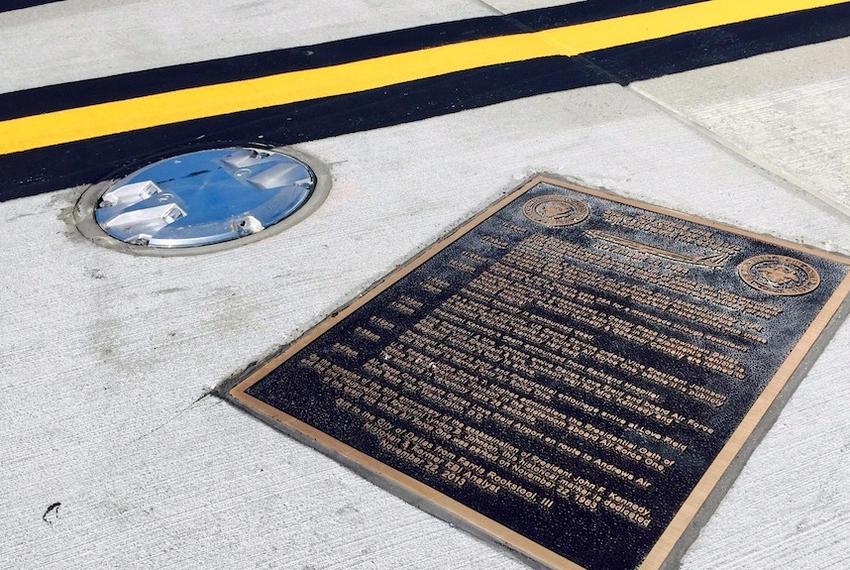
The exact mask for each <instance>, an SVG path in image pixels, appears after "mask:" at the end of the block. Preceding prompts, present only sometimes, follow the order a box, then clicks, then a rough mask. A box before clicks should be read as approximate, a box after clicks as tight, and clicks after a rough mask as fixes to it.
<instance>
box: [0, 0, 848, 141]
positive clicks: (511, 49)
mask: <svg viewBox="0 0 850 570" xmlns="http://www.w3.org/2000/svg"><path fill="white" fill-rule="evenodd" d="M845 1H846V0H708V1H706V2H700V3H697V4H689V5H685V6H679V7H675V8H668V9H666V10H658V11H654V12H647V13H642V14H633V15H629V16H622V17H619V18H611V19H608V20H599V21H596V22H588V23H585V24H577V25H572V26H563V27H560V28H553V29H549V30H543V31H540V32H529V33H524V34H517V35H510V36H500V37H494V38H485V39H480V40H470V41H467V42H462V43H457V44H450V45H446V46H440V47H434V48H427V49H422V50H418V51H412V52H405V53H399V54H393V55H387V56H381V57H375V58H371V59H364V60H360V61H355V62H350V63H344V64H340V65H332V66H328V67H320V68H315V69H306V70H303V71H293V72H287V73H280V74H276V75H269V76H266V77H260V78H256V79H245V80H241V81H233V82H228V83H219V84H214V85H205V86H202V87H192V88H188V89H180V90H176V91H169V92H166V93H158V94H155V95H145V96H142V97H135V98H132V99H125V100H121V101H111V102H108V103H99V104H96V105H88V106H85V107H77V108H74V109H65V110H61V111H53V112H50V113H43V114H40V115H33V116H29V117H21V118H18V119H10V120H7V121H2V122H0V154H6V153H11V152H18V151H24V150H30V149H34V148H40V147H45V146H50V145H55V144H61V143H66V142H72V141H78V140H83V139H88V138H94V137H98V136H103V135H110V134H114V133H121V132H126V131H133V130H137V129H145V128H148V127H155V126H159V125H167V124H171V123H177V122H181V121H189V120H192V119H201V118H205V117H214V116H217V115H226V114H228V113H235V112H239V111H249V110H252V109H260V108H263V107H271V106H275V105H283V104H287V103H295V102H298V101H307V100H310V99H318V98H321V97H329V96H333V95H343V94H346V93H355V92H358V91H366V90H368V89H375V88H380V87H386V86H388V85H395V84H398V83H404V82H407V81H414V80H417V79H423V78H427V77H435V76H438V75H444V74H447V73H453V72H456V71H465V70H469V69H475V68H478V67H484V66H488V65H497V64H501V63H510V62H517V61H524V60H528V59H533V58H538V57H547V56H557V55H563V56H574V55H579V54H582V53H587V52H590V51H595V50H600V49H605V48H611V47H616V46H622V45H628V44H631V43H636V42H641V41H646V40H652V39H658V38H663V37H667V36H672V35H675V34H681V33H685V32H691V31H696V30H701V29H705V28H711V27H715V26H722V25H726V24H733V23H736V22H743V21H746V20H752V19H756V18H763V17H767V16H774V15H778V14H785V13H789V12H796V11H800V10H808V9H812V8H819V7H824V6H831V5H835V4H841V3H844V2H845Z"/></svg>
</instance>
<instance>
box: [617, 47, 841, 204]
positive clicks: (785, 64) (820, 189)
mask: <svg viewBox="0 0 850 570" xmlns="http://www.w3.org/2000/svg"><path fill="white" fill-rule="evenodd" d="M848 54H850V39H841V40H835V41H831V42H826V43H822V44H816V45H811V46H806V47H801V48H795V49H791V50H785V51H782V52H775V53H771V54H765V55H761V56H758V57H753V58H750V59H746V60H742V61H739V62H734V63H728V64H724V65H718V66H714V67H708V68H705V69H701V70H695V71H689V72H685V73H680V74H675V75H670V76H667V77H662V78H658V79H652V80H649V81H642V82H639V83H635V84H634V85H632V88H633V89H635V90H637V91H638V92H640V93H642V94H644V95H646V96H648V97H650V98H652V99H654V100H656V101H658V102H659V103H660V104H661V105H663V106H665V107H668V108H670V109H671V110H673V111H674V112H676V113H678V114H680V115H681V116H682V117H684V118H685V119H686V120H688V121H692V122H694V123H695V124H697V125H699V126H700V127H702V128H704V129H706V130H707V131H708V132H710V133H711V136H714V137H716V138H717V140H718V141H720V142H721V143H722V144H724V145H727V146H728V147H729V148H730V149H732V150H733V151H734V152H736V153H740V154H742V155H744V156H746V157H748V158H749V159H751V160H752V161H753V162H755V163H756V164H758V165H760V166H762V167H764V168H765V169H767V170H769V171H771V172H774V173H776V174H777V175H778V176H780V177H781V178H784V179H785V180H787V181H789V182H790V183H791V184H793V185H795V186H798V187H800V188H802V189H803V190H806V191H807V192H811V193H812V194H814V195H815V196H818V197H819V198H820V199H822V200H824V201H825V202H827V203H829V204H831V205H833V206H834V207H836V208H838V209H839V210H841V211H843V212H844V213H846V214H847V215H848V216H850V151H848V148H850V120H848V118H850V56H848Z"/></svg>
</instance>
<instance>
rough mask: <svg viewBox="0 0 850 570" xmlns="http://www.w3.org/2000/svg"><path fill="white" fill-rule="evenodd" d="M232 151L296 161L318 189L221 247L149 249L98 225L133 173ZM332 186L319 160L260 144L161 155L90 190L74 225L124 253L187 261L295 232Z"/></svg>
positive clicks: (76, 212) (77, 206)
mask: <svg viewBox="0 0 850 570" xmlns="http://www.w3.org/2000/svg"><path fill="white" fill-rule="evenodd" d="M228 148H245V149H254V150H259V151H263V152H273V153H278V154H283V155H287V156H289V157H292V158H294V159H296V160H298V161H300V162H302V163H303V164H304V165H306V166H307V167H308V168H309V169H310V170H311V171H312V173H313V175H314V176H315V185H314V187H313V189H312V191H311V192H310V194H309V196H308V197H307V198H306V200H305V201H304V202H303V203H302V204H301V205H300V206H299V207H298V208H297V209H296V210H295V211H293V212H292V213H291V214H289V215H288V216H286V217H284V218H283V219H281V220H280V221H278V222H277V223H274V224H270V225H269V226H267V227H265V228H264V229H262V230H261V231H257V232H255V233H252V234H250V235H245V236H241V237H238V238H236V239H230V240H227V241H221V242H218V243H212V244H205V245H197V246H191V247H150V246H146V245H135V244H131V243H127V242H124V241H121V240H120V239H117V238H115V237H113V236H111V235H110V234H109V233H107V232H106V231H105V230H104V229H103V228H102V227H101V225H100V224H99V223H98V221H97V219H96V216H95V210H96V208H97V206H98V204H99V203H100V201H101V198H102V196H103V195H104V194H105V193H106V192H107V191H109V190H110V188H111V187H112V186H113V185H114V184H115V182H116V181H119V180H121V179H122V178H126V177H129V176H130V175H132V173H134V172H136V171H139V170H142V169H144V168H147V167H149V166H151V165H153V164H155V163H157V162H160V161H164V160H169V159H172V158H176V157H178V156H181V155H184V154H191V153H194V152H202V151H209V150H223V149H228ZM331 185H332V179H331V174H330V169H329V168H328V167H327V166H326V164H325V163H324V162H322V161H321V160H319V159H318V158H317V157H315V156H313V155H310V154H308V153H305V152H303V151H300V150H296V149H293V148H289V147H269V146H262V145H260V144H243V145H226V144H223V145H219V146H215V147H207V148H199V149H193V150H190V151H187V152H177V153H173V154H168V155H161V156H158V157H156V158H155V159H154V160H150V161H148V162H146V163H144V164H137V165H134V166H133V167H132V168H128V169H124V170H122V171H121V172H118V173H114V174H113V175H111V176H110V177H109V178H107V179H105V180H102V181H100V182H96V183H94V184H92V185H90V186H88V187H87V188H86V189H85V190H84V191H83V193H82V194H81V196H80V198H79V199H78V200H77V203H76V204H75V206H74V210H73V220H72V223H73V224H74V225H75V227H76V229H77V230H78V231H79V232H80V233H81V234H82V235H83V236H84V237H86V238H88V239H89V240H90V241H92V242H94V243H95V244H97V245H99V246H101V247H105V248H108V249H112V250H115V251H119V252H122V253H129V254H131V255H140V256H152V257H184V256H194V255H202V254H206V253H214V252H218V251H223V250H227V249H233V248H237V247H241V246H243V245H248V244H251V243H254V242H256V241H259V240H262V239H266V238H269V237H273V236H275V235H277V234H279V233H281V232H283V231H284V230H286V229H288V228H291V227H292V226H294V225H296V224H298V223H299V222H301V221H303V220H304V219H306V218H307V217H309V216H310V215H312V214H313V213H314V212H315V211H316V210H318V208H319V207H320V206H321V205H322V203H323V202H324V201H325V199H326V198H327V197H328V194H329V193H330V189H331Z"/></svg>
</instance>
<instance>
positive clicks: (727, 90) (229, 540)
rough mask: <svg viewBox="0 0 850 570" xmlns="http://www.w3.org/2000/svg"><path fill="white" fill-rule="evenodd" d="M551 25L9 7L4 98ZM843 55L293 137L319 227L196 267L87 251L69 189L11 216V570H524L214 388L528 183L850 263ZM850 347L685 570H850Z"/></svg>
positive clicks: (15, 206)
mask: <svg viewBox="0 0 850 570" xmlns="http://www.w3.org/2000/svg"><path fill="white" fill-rule="evenodd" d="M284 4H287V6H284ZM553 4H554V3H553ZM546 5H549V3H546V2H536V1H535V2H523V1H511V0H504V1H499V2H492V3H490V4H487V3H485V2H480V1H477V0H441V1H439V2H430V3H427V4H426V3H422V2H398V1H390V0H387V1H383V0H369V1H367V0H359V1H350V0H323V1H322V2H318V3H311V4H301V3H281V2H259V1H248V0H242V1H233V0H229V1H228V0H210V1H209V2H205V3H204V8H203V10H202V11H200V10H199V8H198V3H197V2H192V1H189V0H171V1H167V2H166V1H159V0H140V1H136V2H127V3H122V4H121V5H120V6H119V5H112V4H111V3H106V2H98V1H95V0H66V1H64V2H56V3H52V4H46V5H43V6H37V7H32V8H26V9H22V10H17V11H11V12H5V13H0V54H2V55H0V59H2V62H3V64H2V65H0V90H2V91H3V92H7V93H11V92H14V91H19V90H22V89H29V88H34V87H40V86H45V85H53V84H58V83H64V82H69V81H76V80H80V79H88V78H96V77H105V76H110V75H113V74H116V73H124V72H129V71H138V70H143V69H152V68H156V67H162V66H167V65H175V64H182V63H189V62H194V61H201V60H208V59H213V58H220V57H230V56H235V55H240V54H250V53H255V52H258V51H263V50H271V49H281V48H286V47H294V46H302V45H310V44H315V43H320V42H326V41H331V40H339V39H345V38H352V37H357V36H361V35H364V34H371V33H377V32H384V31H391V30H398V29H402V28H408V27H413V26H421V25H423V24H428V23H440V22H446V21H451V20H461V19H467V18H473V17H479V16H492V15H498V14H499V13H500V12H515V11H519V10H526V9H531V8H539V7H542V6H546ZM847 33H848V35H850V29H848V30H847ZM848 41H850V40H847V39H835V40H831V41H827V42H823V43H814V44H812V45H805V46H799V47H794V48H791V49H787V50H781V51H774V52H772V53H765V54H761V55H755V56H753V57H751V58H745V59H741V60H740V61H733V62H728V63H721V64H718V65H713V66H709V67H705V68H702V69H694V70H690V71H684V72H680V73H675V74H671V75H667V76H663V77H658V78H654V79H649V80H645V81H637V82H634V83H630V84H629V85H627V86H622V85H619V84H617V83H605V84H599V85H591V86H587V87H581V88H575V89H570V90H563V91H557V92H553V93H542V94H538V95H534V96H530V97H523V98H517V99H514V100H508V101H504V102H500V103H496V104H491V105H486V106H482V107H480V108H471V109H466V110H463V111H461V112H457V113H447V114H442V115H439V116H433V117H431V118H427V119H423V120H416V121H411V122H404V123H400V124H395V125H393V126H387V127H383V128H376V129H370V130H365V131H361V132H350V133H347V134H342V135H338V136H332V137H328V138H322V139H318V140H309V141H305V142H301V143H299V144H297V146H295V148H297V149H298V150H300V151H303V152H306V153H308V154H310V155H313V156H315V157H317V158H318V159H320V160H321V161H322V162H324V163H325V164H326V165H328V166H329V168H330V172H331V175H332V177H333V187H332V189H331V192H330V195H329V196H328V198H327V200H326V201H325V203H324V204H323V205H322V207H321V208H320V209H319V210H318V211H317V212H316V213H315V214H313V215H312V216H310V217H309V218H307V219H306V220H304V221H303V222H301V223H300V224H298V225H296V226H294V227H292V228H290V229H288V230H286V231H285V232H283V233H280V234H278V235H276V236H273V237H271V238H269V239H264V240H261V241H258V242H257V243H254V244H251V245H249V246H246V247H242V248H236V249H231V250H228V251H221V252H217V253H212V254H208V255H203V256H197V257H172V258H152V257H134V256H130V255H127V254H123V253H120V252H117V251H113V250H109V249H105V248H100V247H98V246H96V245H94V244H93V243H91V242H90V241H88V240H86V239H85V238H83V237H82V236H81V235H80V234H79V233H78V232H77V230H76V228H75V227H74V226H73V221H72V219H71V209H72V207H73V205H74V204H75V202H76V200H77V199H78V198H79V196H80V194H81V192H82V191H83V190H84V189H85V187H84V186H80V187H74V188H57V189H55V190H54V191H50V192H44V193H39V194H36V195H33V196H29V197H25V198H18V199H13V200H9V201H5V202H0V219H2V220H3V230H4V231H3V232H2V234H0V235H2V237H0V266H2V267H3V268H4V269H5V270H4V271H3V274H2V276H1V277H0V322H2V323H3V327H2V333H0V389H2V392H3V394H4V396H3V398H0V417H2V418H3V419H4V421H3V422H2V423H0V480H2V481H3V482H4V485H3V487H4V491H5V492H3V493H2V494H0V513H2V516H0V568H36V567H38V568H90V567H98V568H142V567H145V568H147V567H157V568H165V567H181V568H246V567H252V568H300V569H305V570H306V569H309V568H315V569H319V568H338V569H343V568H345V569H390V568H393V569H394V568H421V569H426V568H427V569H430V568H458V569H460V568H481V569H484V568H487V569H491V568H492V569H508V568H524V567H526V566H525V565H524V564H523V563H522V562H521V561H519V560H517V559H516V558H515V557H514V555H512V554H511V553H510V552H508V551H507V550H505V549H502V548H500V547H497V546H494V545H492V544H491V543H489V542H486V541H483V540H479V539H476V538H474V537H472V536H470V535H468V534H466V533H464V532H461V531H459V530H457V529H454V528H452V527H451V526H450V525H448V524H447V523H445V522H443V521H441V520H439V519H437V518H434V517H432V516H430V515H428V514H426V513H424V512H422V511H420V510H418V509H417V508H415V507H413V506H411V505H409V504H407V503H405V502H404V501H402V500H400V499H398V498H396V497H395V496H393V495H392V494H390V493H388V492H386V491H384V490H382V489H380V488H378V487H376V486H374V485H372V484H370V483H368V482H367V481H365V480H364V479H362V478H360V477H359V476H357V475H355V474H354V473H352V472H351V471H349V470H347V469H346V468H344V467H341V466H340V465H338V464H337V463H335V462H334V461H332V460H331V459H328V458H327V457H325V456H323V455H321V454H320V453H318V452H316V451H314V450H312V449H311V448H309V447H307V446H304V445H302V444H300V443H297V442H295V441H294V440H292V439H290V438H288V437H286V436H284V435H282V434H280V433H279V432H277V431H275V430H274V429H272V428H271V427H269V426H267V425H265V424H263V423H261V422H259V421H257V420H255V419H253V418H251V417H250V416H248V415H247V414H245V413H243V412H241V411H239V410H237V409H235V408H234V407H232V406H230V405H228V404H226V403H224V402H223V401H221V400H219V399H218V398H216V397H215V396H213V395H210V391H211V390H212V389H213V388H214V387H215V386H216V385H217V384H218V383H219V382H221V381H223V380H225V379H226V378H228V377H230V376H231V375H233V374H235V373H238V372H239V371H241V370H243V369H244V368H245V367H246V366H247V365H249V364H250V363H251V362H254V361H256V360H258V359H261V358H263V357H264V356H265V355H267V354H270V353H272V352H274V351H275V349H277V348H278V347H280V346H282V345H284V344H286V343H288V342H289V341H291V340H293V339H294V338H295V337H297V336H298V334H299V333H301V332H303V331H304V330H305V329H307V328H309V327H310V326H311V325H312V324H315V323H316V322H318V321H319V320H321V318H322V317H323V316H324V315H326V314H328V313H329V312H331V311H333V310H334V309H335V308H337V307H338V306H340V305H341V304H343V303H345V302H346V301H348V300H350V299H351V298H352V297H354V296H355V295H357V294H358V293H359V292H361V291H363V290H364V289H365V288H367V287H368V286H369V285H370V284H371V283H373V282H374V281H375V280H377V279H379V278H380V277H381V276H382V275H384V274H386V273H387V272H389V271H390V270H392V269H393V268H394V267H396V266H398V265H399V264H400V263H401V262H403V261H404V260H405V259H407V258H409V257H410V256H412V255H413V254H415V253H416V252H417V251H419V250H420V249H421V248H422V247H424V246H425V245H427V244H429V243H431V242H433V241H434V240H435V239H437V238H438V237H440V236H441V235H443V234H444V233H446V232H447V231H448V230H449V229H451V228H452V227H453V226H455V225H457V224H458V223H459V222H461V221H463V220H464V219H465V218H467V217H468V216H470V215H471V214H472V213H474V212H475V211H477V210H479V209H480V208H482V207H483V206H485V205H486V204H489V203H490V202H492V201H494V200H495V199H496V198H498V197H499V196H500V195H502V194H503V193H505V192H507V191H509V190H511V189H512V188H514V187H516V186H517V185H518V184H520V183H521V182H522V181H523V180H525V179H527V178H529V177H530V176H531V175H533V174H535V173H544V172H545V173H550V174H554V175H557V176H560V177H564V178H566V179H570V180H574V181H576V182H579V183H581V184H584V185H587V186H593V187H601V188H604V189H607V190H610V191H612V192H615V193H617V194H620V195H623V196H627V197H632V198H637V199H641V200H646V201H648V202H652V203H655V204H659V205H662V206H666V207H669V208H673V209H676V210H679V211H683V212H690V213H695V214H698V215H700V216H704V217H707V218H712V219H715V220H718V221H721V222H725V223H729V224H733V225H736V226H740V227H743V228H746V229H749V230H753V231H756V232H762V233H768V234H771V235H774V236H777V237H781V238H784V239H789V240H792V241H797V242H802V243H806V244H809V245H812V246H816V247H821V248H825V249H829V250H832V251H838V252H843V253H850V198H848V194H847V192H848V188H850V152H848V151H847V148H848V144H847V143H848V142H850V140H849V139H850V130H849V129H848V127H847V120H846V118H847V115H848V112H850V87H848V85H850V83H848V79H847V75H848V74H847V71H848V68H850V56H848V54H849V53H850V51H848V46H850V43H848ZM375 112H376V113H377V112H380V108H377V109H376V111H375ZM34 166H35V165H34ZM848 349H850V325H848V324H847V323H845V324H844V325H843V326H841V327H840V328H839V330H838V331H837V333H836V334H835V336H834V337H833V338H832V340H831V341H830V342H829V344H828V345H827V346H826V348H825V350H824V352H823V354H822V355H821V356H820V357H819V359H818V360H817V362H816V363H815V365H814V367H813V368H812V369H811V371H810V372H809V374H808V375H807V377H806V378H805V379H804V380H803V382H802V384H801V385H800V387H799V389H798V390H797V391H796V392H795V394H794V395H793V397H792V398H791V400H790V401H789V403H788V404H787V406H786V407H785V409H784V411H783V412H782V414H781V415H780V417H779V419H778V421H777V422H776V424H775V425H774V426H773V428H771V429H770V431H769V432H768V434H767V435H766V437H765V439H764V440H763V442H762V443H761V444H760V445H759V447H758V448H757V449H756V451H755V453H754V454H753V455H752V457H751V459H750V460H749V462H748V463H747V465H746V466H745V468H744V469H743V471H742V473H741V475H740V476H739V478H738V479H737V480H736V482H735V484H734V485H733V487H732V488H731V490H730V491H729V493H728V494H727V495H726V497H725V498H724V499H723V501H722V503H721V504H720V506H719V508H718V509H717V511H716V512H715V514H714V515H713V516H712V517H711V518H710V519H709V521H708V523H707V524H706V526H705V527H704V528H703V530H702V532H701V534H700V536H699V538H698V539H697V540H696V541H695V542H694V544H693V545H692V546H691V548H690V549H689V550H688V552H687V554H686V555H685V557H684V559H683V561H682V568H684V569H687V570H696V569H720V568H729V567H734V568H771V569H773V568H795V569H796V568H846V567H848V566H850V420H848V414H847V411H846V410H847V408H848V404H850V383H848V382H847V373H846V370H847V369H848V367H850V350H848Z"/></svg>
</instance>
